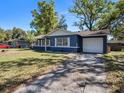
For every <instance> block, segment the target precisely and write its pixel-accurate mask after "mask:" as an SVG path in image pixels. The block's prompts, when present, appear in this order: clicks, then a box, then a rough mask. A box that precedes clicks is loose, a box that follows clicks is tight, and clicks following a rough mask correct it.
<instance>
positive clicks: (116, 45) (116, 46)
mask: <svg viewBox="0 0 124 93" xmlns="http://www.w3.org/2000/svg"><path fill="white" fill-rule="evenodd" d="M108 46H109V47H110V50H111V51H121V50H122V49H124V41H121V40H110V41H108Z"/></svg>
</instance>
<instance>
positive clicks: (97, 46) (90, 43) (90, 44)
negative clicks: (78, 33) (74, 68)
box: [82, 37, 104, 53]
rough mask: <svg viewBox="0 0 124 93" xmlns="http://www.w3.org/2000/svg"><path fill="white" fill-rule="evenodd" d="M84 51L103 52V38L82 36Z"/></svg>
mask: <svg viewBox="0 0 124 93" xmlns="http://www.w3.org/2000/svg"><path fill="white" fill-rule="evenodd" d="M82 42H83V43H82V44H83V45H82V47H83V52H84V53H103V52H104V48H103V43H104V42H103V38H102V37H90V38H88V37H87V38H83V41H82Z"/></svg>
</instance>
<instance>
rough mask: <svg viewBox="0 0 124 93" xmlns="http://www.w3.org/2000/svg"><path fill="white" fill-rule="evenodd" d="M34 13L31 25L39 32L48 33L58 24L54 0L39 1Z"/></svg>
mask: <svg viewBox="0 0 124 93" xmlns="http://www.w3.org/2000/svg"><path fill="white" fill-rule="evenodd" d="M32 15H33V18H34V19H33V20H32V22H31V27H32V28H34V29H36V30H37V31H38V34H47V33H48V32H50V31H51V30H53V29H55V28H56V27H57V25H58V20H57V14H56V12H55V5H54V1H53V0H50V2H47V1H45V0H44V1H40V2H38V9H37V10H36V9H35V10H33V11H32Z"/></svg>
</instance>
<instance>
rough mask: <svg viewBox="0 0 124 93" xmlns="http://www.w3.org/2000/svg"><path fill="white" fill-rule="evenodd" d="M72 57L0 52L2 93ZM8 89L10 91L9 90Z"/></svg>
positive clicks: (9, 50) (0, 84) (11, 50)
mask: <svg viewBox="0 0 124 93" xmlns="http://www.w3.org/2000/svg"><path fill="white" fill-rule="evenodd" d="M69 57H70V56H68V55H65V54H60V53H42V52H35V51H32V50H29V49H7V50H5V52H1V50H0V93H1V92H5V91H8V90H10V89H9V87H10V86H11V87H12V86H16V85H19V84H22V83H24V82H25V81H27V80H28V79H31V78H33V77H36V76H38V75H42V74H43V73H44V72H47V71H49V70H51V69H53V68H54V67H55V66H56V65H58V64H60V63H62V62H63V61H65V60H67V59H68V58H69ZM7 89H8V90H7Z"/></svg>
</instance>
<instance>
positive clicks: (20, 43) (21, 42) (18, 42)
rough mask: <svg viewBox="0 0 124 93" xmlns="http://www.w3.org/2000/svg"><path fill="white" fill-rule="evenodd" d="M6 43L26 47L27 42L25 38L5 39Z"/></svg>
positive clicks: (27, 45)
mask: <svg viewBox="0 0 124 93" xmlns="http://www.w3.org/2000/svg"><path fill="white" fill-rule="evenodd" d="M7 44H8V45H10V46H11V47H12V48H28V47H29V44H28V42H26V41H25V40H19V39H11V40H9V41H7Z"/></svg>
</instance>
